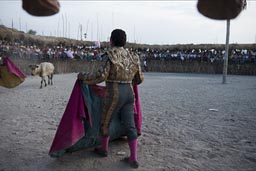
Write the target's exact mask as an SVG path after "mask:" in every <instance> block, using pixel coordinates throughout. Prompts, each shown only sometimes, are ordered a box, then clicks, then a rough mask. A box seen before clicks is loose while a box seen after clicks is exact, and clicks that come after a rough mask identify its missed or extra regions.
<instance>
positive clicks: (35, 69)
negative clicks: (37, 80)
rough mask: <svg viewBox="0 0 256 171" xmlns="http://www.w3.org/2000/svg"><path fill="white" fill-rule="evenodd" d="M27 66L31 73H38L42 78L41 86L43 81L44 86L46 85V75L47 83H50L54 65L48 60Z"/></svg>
mask: <svg viewBox="0 0 256 171" xmlns="http://www.w3.org/2000/svg"><path fill="white" fill-rule="evenodd" d="M29 68H30V69H31V71H32V72H31V75H33V76H35V75H39V76H40V77H41V78H42V80H41V86H40V88H42V85H43V81H44V83H45V87H46V86H47V84H46V80H45V77H46V76H48V85H50V83H51V85H52V78H53V73H54V66H53V64H52V63H50V62H43V63H40V64H39V65H29Z"/></svg>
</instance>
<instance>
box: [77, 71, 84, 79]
mask: <svg viewBox="0 0 256 171" xmlns="http://www.w3.org/2000/svg"><path fill="white" fill-rule="evenodd" d="M77 79H78V80H84V73H83V72H80V73H79V74H78V75H77Z"/></svg>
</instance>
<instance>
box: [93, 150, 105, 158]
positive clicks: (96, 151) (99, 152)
mask: <svg viewBox="0 0 256 171" xmlns="http://www.w3.org/2000/svg"><path fill="white" fill-rule="evenodd" d="M93 152H94V153H96V154H98V155H100V156H102V157H107V156H108V151H106V150H103V149H102V148H95V149H94V150H93Z"/></svg>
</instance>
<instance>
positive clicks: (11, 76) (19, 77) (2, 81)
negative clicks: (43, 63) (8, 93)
mask: <svg viewBox="0 0 256 171" xmlns="http://www.w3.org/2000/svg"><path fill="white" fill-rule="evenodd" d="M2 60H3V64H0V86H3V87H5V88H14V87H16V86H18V85H19V84H21V83H22V82H23V81H24V80H25V77H26V76H25V74H24V73H23V72H22V71H21V70H20V69H19V68H18V67H17V66H15V65H14V63H13V62H12V61H11V60H10V59H9V58H8V57H3V58H2Z"/></svg>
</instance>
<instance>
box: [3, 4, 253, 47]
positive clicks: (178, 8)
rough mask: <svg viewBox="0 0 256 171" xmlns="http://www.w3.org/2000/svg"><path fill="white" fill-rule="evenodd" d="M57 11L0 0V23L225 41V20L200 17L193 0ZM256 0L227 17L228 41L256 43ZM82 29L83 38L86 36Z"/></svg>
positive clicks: (98, 36)
mask: <svg viewBox="0 0 256 171" xmlns="http://www.w3.org/2000/svg"><path fill="white" fill-rule="evenodd" d="M59 2H60V5H61V7H60V11H59V13H58V14H55V15H53V16H49V17H35V16H32V15H29V14H28V13H27V12H26V11H24V10H23V9H22V1H21V0H0V7H1V10H0V24H3V25H5V26H7V27H10V28H11V27H12V23H13V27H14V28H15V29H18V30H21V31H24V32H27V31H28V30H30V29H32V30H35V31H36V32H37V35H44V36H57V37H67V38H72V39H81V33H82V39H83V40H87V41H109V36H110V34H111V31H112V30H113V29H116V28H120V29H123V30H125V31H126V33H127V38H128V42H131V43H135V42H136V43H142V44H159V45H161V44H191V43H193V44H205V43H210V44H211V43H214V44H215V43H216V44H225V39H226V21H225V20H212V19H209V18H207V17H204V16H203V15H201V14H200V13H199V12H198V10H197V8H196V4H197V0H187V1H182V0H179V1H178V0H176V1H174V0H170V1H139V0H137V1H136V0H133V1H117V0H116V1H87V0H83V1H81V0H80V1H76V0H72V1H71V0H60V1H59ZM255 18H256V0H247V8H246V10H244V11H242V12H241V14H240V15H239V16H238V17H237V18H235V19H233V20H231V25H230V43H241V44H243V43H256V21H255ZM84 33H86V34H87V37H86V38H85V37H84Z"/></svg>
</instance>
